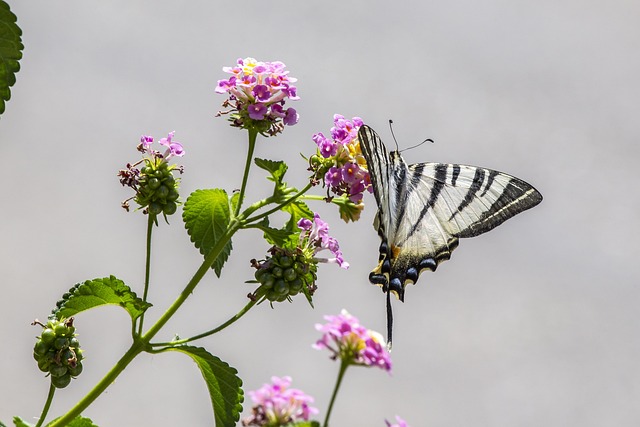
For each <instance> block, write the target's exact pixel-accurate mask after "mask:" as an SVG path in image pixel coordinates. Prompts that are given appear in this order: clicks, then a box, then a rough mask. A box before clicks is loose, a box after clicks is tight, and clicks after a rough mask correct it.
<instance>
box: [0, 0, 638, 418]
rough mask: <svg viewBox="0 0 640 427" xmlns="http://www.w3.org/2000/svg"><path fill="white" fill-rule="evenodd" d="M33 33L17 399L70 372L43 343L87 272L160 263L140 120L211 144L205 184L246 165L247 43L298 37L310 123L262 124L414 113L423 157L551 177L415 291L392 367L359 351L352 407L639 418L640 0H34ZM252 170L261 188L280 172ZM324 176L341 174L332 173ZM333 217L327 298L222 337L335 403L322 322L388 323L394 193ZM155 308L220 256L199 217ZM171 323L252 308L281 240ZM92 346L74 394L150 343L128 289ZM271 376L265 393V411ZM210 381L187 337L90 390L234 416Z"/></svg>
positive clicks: (18, 161) (160, 407) (294, 138)
mask: <svg viewBox="0 0 640 427" xmlns="http://www.w3.org/2000/svg"><path fill="white" fill-rule="evenodd" d="M11 6H12V10H13V11H14V12H15V13H16V14H17V16H18V19H19V21H18V23H19V25H20V26H21V28H22V29H23V31H24V44H25V52H24V59H23V60H22V62H21V64H22V69H21V71H20V72H19V73H18V75H17V79H18V81H17V84H16V85H15V86H14V88H13V90H12V99H11V101H10V102H9V103H8V105H7V111H6V112H5V114H4V115H3V116H2V117H1V119H0V140H1V141H2V158H3V165H4V166H3V176H4V177H5V178H4V184H3V186H2V187H3V194H4V196H3V202H2V204H3V209H2V214H1V221H0V236H1V240H0V271H1V272H2V288H3V289H2V295H3V296H2V299H1V300H0V313H2V325H3V326H2V327H1V329H0V330H1V331H2V334H3V337H4V345H3V346H2V348H3V351H2V352H1V356H0V362H1V363H0V384H1V386H0V420H2V421H4V422H9V421H10V419H11V417H12V416H13V415H20V416H22V417H24V418H25V419H26V420H28V421H34V419H35V417H37V416H38V415H39V413H40V411H41V408H42V404H43V402H44V399H45V397H46V393H47V387H48V380H47V379H45V378H43V375H42V374H41V373H40V372H39V371H38V370H37V368H36V366H35V363H34V361H33V360H32V358H31V351H32V346H33V343H34V339H33V337H34V336H35V335H36V333H37V328H34V327H32V326H29V323H30V322H31V321H32V320H33V319H34V318H36V317H37V318H40V319H43V318H45V317H46V316H47V314H48V313H49V312H50V310H51V308H52V307H53V305H54V303H55V301H56V300H57V299H58V298H59V297H60V296H61V295H62V293H64V292H65V291H66V290H67V289H68V288H69V287H71V286H72V285H73V284H75V283H77V282H79V281H83V280H85V279H90V278H94V277H103V276H107V275H109V274H115V275H116V276H117V277H119V278H121V279H123V280H125V281H126V282H127V283H128V284H129V285H130V286H132V287H133V288H134V289H137V290H140V289H141V283H142V280H143V273H144V265H143V261H144V260H143V255H144V239H145V236H144V233H145V224H146V219H145V218H144V217H143V216H142V215H140V214H136V213H129V214H127V213H126V212H124V211H123V210H122V209H121V208H120V201H121V200H123V199H125V198H126V197H128V196H129V193H128V192H127V191H126V190H125V189H123V188H121V187H120V185H119V183H118V180H117V177H116V172H117V170H118V169H119V168H121V167H123V165H124V164H126V163H127V162H128V161H134V160H135V159H136V158H137V155H138V154H137V152H136V151H135V145H136V144H137V142H138V138H139V136H140V135H141V134H143V133H146V134H152V135H154V136H156V138H159V137H162V136H164V135H166V133H167V132H169V131H171V130H175V131H176V139H177V140H178V141H181V142H182V143H183V144H184V146H185V149H186V150H187V155H186V156H185V157H184V158H183V159H182V163H183V164H184V165H185V169H186V173H185V174H184V175H183V180H182V191H183V194H184V196H186V195H187V194H188V193H190V192H191V191H193V190H195V189H197V188H213V187H222V188H225V189H226V190H227V191H232V190H233V189H235V188H238V187H239V186H240V178H241V172H242V164H243V163H244V158H245V153H246V151H245V150H246V134H245V133H243V132H240V131H238V130H236V129H232V128H230V127H229V126H228V125H227V123H226V121H225V120H224V119H220V118H214V114H215V113H216V111H217V110H218V109H219V105H220V103H221V102H222V101H223V98H224V97H223V96H221V95H217V94H215V93H214V88H215V85H216V81H217V80H218V79H221V78H224V77H225V74H224V73H223V72H222V71H221V68H222V67H223V66H227V65H232V64H233V63H234V62H235V60H236V59H237V58H238V57H246V56H252V57H255V58H257V59H259V60H266V61H272V60H281V61H283V62H285V63H286V64H287V66H288V69H289V70H290V71H291V75H292V76H294V77H297V78H298V79H299V82H298V93H299V95H300V97H301V98H302V99H301V100H300V101H297V102H295V103H290V105H291V106H294V107H296V108H297V109H298V111H299V113H300V123H299V124H298V125H297V126H294V127H292V128H288V129H287V130H286V132H285V133H284V134H283V135H281V136H278V137H277V138H271V139H269V140H266V139H261V140H259V144H258V146H257V151H256V155H257V156H259V157H268V158H272V159H283V160H285V161H287V162H288V164H289V166H290V169H289V172H288V182H289V183H291V184H293V185H298V186H303V185H304V182H305V179H306V177H307V173H306V171H305V168H306V165H305V163H304V161H302V160H301V159H300V156H299V153H305V154H307V155H309V154H310V153H312V152H313V150H314V149H315V145H314V144H313V142H312V141H311V136H312V134H313V133H315V132H318V131H323V132H325V134H328V131H329V128H330V127H331V126H332V115H333V114H334V113H340V114H344V115H345V116H347V117H352V116H355V115H358V116H361V117H362V118H364V120H365V121H366V122H367V123H368V124H370V125H371V126H372V127H374V128H376V129H377V130H378V132H379V133H380V134H381V136H382V137H383V138H384V139H386V140H387V143H388V144H389V143H391V141H392V140H391V137H390V134H389V132H388V128H387V120H388V119H390V118H391V119H394V121H395V133H396V136H397V138H398V143H399V144H400V146H401V147H409V146H411V145H414V144H415V143H417V142H420V141H422V140H424V139H425V138H428V137H429V138H433V139H434V140H435V141H436V143H435V144H425V145H423V146H421V147H419V148H416V149H413V150H409V151H407V152H405V153H404V156H405V158H406V160H407V161H408V162H410V163H414V162H419V161H439V162H457V163H467V164H473V165H481V166H485V167H489V168H494V169H498V170H502V171H505V172H508V173H511V174H513V175H516V176H518V177H520V178H522V179H524V180H526V181H528V182H530V183H531V184H533V185H534V186H535V187H536V188H538V190H540V192H541V193H542V194H543V195H544V197H545V199H544V201H543V203H542V204H541V205H540V206H538V207H536V208H535V209H533V210H531V211H528V212H526V213H524V214H522V215H520V216H518V217H517V218H515V219H513V220H511V221H509V222H507V223H506V224H504V225H502V226H501V227H499V228H498V229H496V230H494V231H492V232H491V233H488V234H487V235H483V236H481V237H479V238H476V239H470V240H464V241H462V242H461V244H460V247H459V248H458V249H457V250H456V252H455V253H454V255H453V258H452V260H451V261H448V262H446V263H444V264H442V265H441V266H440V268H439V269H438V272H437V273H428V272H427V273H425V274H423V275H422V277H421V279H420V281H419V283H418V285H417V286H411V287H409V289H408V290H407V294H406V302H405V303H404V304H401V303H399V302H397V301H395V302H394V309H395V316H396V324H395V340H394V351H393V353H392V357H393V363H394V369H393V372H392V374H391V375H388V374H386V373H384V372H382V371H380V370H373V369H363V368H352V369H350V370H349V371H348V372H347V376H346V378H345V383H344V385H343V387H342V389H341V391H340V395H339V400H338V402H337V404H336V407H335V409H334V414H333V417H332V420H333V423H332V425H333V426H353V425H362V426H383V425H384V419H385V418H387V419H389V420H392V419H393V417H394V415H395V414H399V415H401V416H402V417H403V418H405V419H406V420H407V421H408V423H409V424H410V425H411V426H413V427H422V426H425V427H431V426H447V427H449V426H452V427H453V426H459V427H462V426H470V425H474V426H543V425H544V426H580V427H587V426H603V425H615V426H637V425H639V424H640V405H639V404H638V402H639V401H640V381H639V380H640V370H639V368H638V360H639V358H640V327H639V326H638V309H637V307H638V305H639V303H640V289H638V284H639V279H640V271H639V268H638V255H639V254H640V251H639V249H640V243H639V237H640V220H639V219H638V213H637V212H638V209H639V208H640V198H639V197H638V190H637V187H638V181H637V169H636V168H637V164H638V157H639V154H640V149H639V148H638V143H639V142H640V141H639V136H640V124H639V120H638V110H639V108H638V102H639V101H638V100H639V99H640V80H639V76H640V55H639V49H640V27H639V25H638V22H639V18H640V5H639V4H638V3H637V2H632V1H623V0H616V1H610V2H598V1H584V0H583V1H575V0H574V1H571V0H567V1H555V2H546V1H544V2H540V1H533V0H523V1H498V0H491V1H486V2H475V1H470V0H461V1H448V2H417V1H415V2H388V1H385V2H382V1H352V2H344V1H324V2H296V1H280V2H257V1H248V2H224V3H223V2H204V1H197V2H196V1H194V2H189V3H186V2H169V1H138V2H130V1H109V2H86V1H66V2H51V1H28V2H24V1H20V2H19V1H12V2H11ZM263 175H264V174H263V173H262V172H260V171H258V170H253V171H252V174H251V179H252V183H253V184H252V185H251V187H250V191H249V195H248V197H249V200H256V199H257V198H261V197H263V196H265V195H266V194H267V193H268V192H269V191H270V186H269V185H268V184H267V182H266V180H264V178H263ZM316 193H320V189H316ZM365 202H366V203H367V208H366V209H365V212H364V214H363V217H362V219H361V221H359V222H357V223H355V224H349V225H345V224H343V223H341V221H340V220H339V218H338V213H337V210H336V209H335V208H333V207H332V206H328V205H325V204H323V203H316V204H313V205H312V207H313V208H314V209H315V210H317V211H318V212H320V214H321V215H322V217H323V218H324V219H325V220H327V221H329V222H330V224H331V232H332V234H333V235H334V236H336V237H337V238H338V240H339V241H340V244H341V247H342V249H343V252H344V256H345V258H346V259H347V260H348V261H349V262H350V263H351V268H350V269H349V270H348V271H344V270H341V269H339V268H337V267H336V266H333V265H329V266H326V265H324V266H321V268H320V278H319V282H318V285H319V289H318V291H317V293H316V296H315V306H316V308H315V310H314V309H311V308H310V307H309V306H308V304H307V303H306V301H305V300H304V298H301V297H298V298H296V299H295V300H294V302H293V304H288V303H285V304H278V305H277V306H276V307H275V309H273V310H272V309H271V308H269V306H268V305H267V304H263V305H261V306H259V307H257V308H255V309H253V310H252V311H251V312H249V314H247V316H246V317H245V318H243V319H242V320H241V321H240V322H238V323H237V324H236V325H234V326H233V327H231V328H229V329H227V330H225V331H224V332H222V333H220V334H218V335H215V336H213V337H209V338H207V339H205V340H203V341H202V342H201V343H199V344H200V345H203V346H205V347H206V348H207V349H209V350H210V351H211V352H212V353H213V354H216V355H218V356H219V357H221V358H222V359H223V360H225V361H227V362H229V363H230V364H231V365H232V366H234V367H236V368H237V369H238V371H239V373H240V375H241V377H242V379H243V380H244V384H245V390H253V389H256V388H257V387H259V386H260V385H261V384H263V383H264V382H267V381H269V378H270V377H271V376H272V375H278V376H282V375H290V376H292V377H293V386H294V387H297V388H300V389H302V390H304V391H305V392H307V393H308V394H311V395H312V396H314V397H315V399H316V402H315V406H317V407H318V408H319V409H320V410H321V413H322V415H324V411H325V410H326V406H327V403H328V400H329V396H330V393H331V389H332V387H333V383H334V381H335V374H336V373H337V370H338V364H337V363H335V362H332V361H330V360H329V359H328V357H327V354H326V353H323V352H319V351H316V350H313V349H312V348H311V344H312V343H313V342H314V341H315V340H316V339H317V338H318V334H317V332H316V331H315V329H314V324H315V323H317V322H320V321H322V316H323V315H325V314H336V313H338V312H339V311H340V310H341V309H342V308H346V309H348V310H349V311H350V312H351V313H352V314H354V315H356V316H358V317H359V318H360V319H361V321H362V323H363V324H364V325H366V326H368V327H369V328H372V329H376V330H379V331H381V332H383V331H384V330H385V322H386V320H385V310H384V303H385V301H384V296H383V294H382V293H381V292H380V290H379V289H378V288H377V287H375V286H372V285H370V284H369V283H368V280H367V275H368V273H369V271H370V270H371V268H373V267H374V266H375V264H376V261H377V257H378V255H377V246H378V237H377V235H376V232H375V231H374V230H373V228H372V227H371V222H372V218H373V214H374V211H375V209H374V200H373V197H371V196H370V195H368V196H367V199H365ZM154 237H155V239H154V255H155V258H154V260H153V269H152V279H153V282H154V283H153V288H152V290H151V294H150V298H151V301H152V302H153V303H154V307H153V308H152V309H151V311H150V312H149V315H148V321H147V324H151V321H152V320H154V319H156V318H157V317H158V316H159V315H160V314H161V313H162V312H164V309H166V307H167V306H168V305H169V304H170V303H171V302H172V301H173V300H174V298H175V297H176V295H177V293H178V292H179V291H180V290H181V289H182V288H183V287H184V285H185V284H186V282H187V280H188V279H189V278H190V277H191V275H192V274H193V272H194V271H195V269H196V268H197V266H199V264H200V262H201V257H200V256H199V254H198V252H197V251H196V250H194V249H193V247H192V245H191V243H190V242H189V238H188V237H187V235H186V233H185V232H184V229H183V225H182V222H181V220H180V217H179V216H178V215H177V216H175V217H174V218H172V220H171V227H169V226H167V225H166V224H161V226H160V227H159V228H158V229H157V231H156V233H155V236H154ZM233 243H234V251H233V253H232V255H231V258H230V260H229V262H228V263H227V265H226V268H225V270H224V271H223V274H222V278H221V279H220V280H218V279H216V278H215V276H214V275H213V274H212V273H211V274H209V275H208V276H207V277H206V278H205V279H204V281H203V283H202V284H201V285H200V286H199V287H198V288H197V290H196V292H195V294H194V295H193V298H191V299H190V300H189V301H188V302H187V304H185V306H184V307H183V309H182V310H181V311H180V312H179V313H178V315H177V316H176V317H175V318H174V319H172V320H171V322H170V323H169V324H168V325H167V327H166V329H165V330H164V331H163V332H162V333H161V334H160V335H159V336H158V339H159V340H167V339H170V338H171V337H172V334H174V333H179V334H180V335H181V336H190V335H193V334H195V333H198V332H201V331H203V330H207V329H210V328H212V327H214V326H216V325H218V324H220V323H221V322H223V321H224V320H226V319H227V318H229V317H230V316H231V315H233V314H234V313H235V312H236V311H237V310H239V309H240V308H241V307H242V306H243V305H244V304H245V302H246V294H247V293H248V292H249V291H250V290H251V289H252V288H251V286H250V285H247V284H244V280H246V279H249V278H251V270H250V269H249V260H250V259H251V258H254V257H255V258H260V257H262V256H263V255H264V252H265V250H266V249H267V245H266V244H265V243H264V242H263V241H262V240H261V236H260V234H259V233H257V232H251V231H249V232H246V233H242V234H240V235H238V236H237V237H236V238H235V240H234V242H233ZM76 325H77V328H78V332H79V333H80V339H81V343H82V345H83V347H84V348H85V354H86V357H87V359H86V363H85V371H84V373H83V374H82V376H81V377H79V378H78V379H77V380H75V381H74V382H73V383H72V385H71V386H70V387H69V388H67V389H65V390H63V391H61V392H59V393H58V394H57V396H56V399H55V401H54V404H53V406H52V409H51V412H50V414H51V416H57V415H60V414H62V413H64V412H66V411H67V410H68V409H69V408H70V407H71V406H72V405H73V404H74V403H75V402H76V401H77V400H78V399H79V398H80V397H81V396H83V395H84V394H85V393H86V392H87V391H88V390H89V389H90V388H91V387H92V386H93V385H94V384H95V382H96V381H97V380H98V379H99V378H101V377H102V376H103V375H104V374H105V373H106V371H107V370H108V369H109V368H110V367H111V366H112V364H113V363H114V362H115V361H116V360H117V359H118V358H119V356H120V355H121V354H122V352H123V351H124V350H125V349H126V348H127V347H128V345H129V342H130V338H129V317H128V315H127V314H126V313H125V312H124V311H123V310H120V309H118V308H112V307H108V308H102V309H99V310H93V311H90V312H87V313H83V314H81V315H79V316H77V319H76ZM250 406H251V402H250V400H249V398H248V397H247V400H246V403H245V412H244V413H243V417H244V416H246V415H247V414H248V409H249V408H250ZM211 412H212V411H211V408H210V404H209V399H208V396H207V394H206V388H205V385H204V383H203V381H202V379H201V376H200V373H199V371H198V370H197V369H196V366H195V365H194V364H193V362H192V361H191V360H190V359H189V358H187V357H184V356H182V355H179V354H168V355H156V356H151V355H143V356H141V357H139V358H138V359H136V360H135V361H134V363H133V364H132V365H131V366H130V368H129V369H127V370H126V371H125V373H124V374H123V375H122V376H120V377H119V378H118V380H117V381H116V382H115V383H114V384H113V385H112V386H111V387H110V388H109V389H108V391H107V392H106V393H105V394H104V395H102V396H101V397H100V398H99V399H98V400H97V401H96V402H95V404H93V405H92V406H91V407H90V409H89V410H87V411H86V413H85V415H86V416H88V417H91V418H92V419H93V420H94V421H95V422H96V423H97V424H98V425H100V426H117V425H121V426H134V425H157V426H173V425H193V426H206V425H213V421H212V413H211Z"/></svg>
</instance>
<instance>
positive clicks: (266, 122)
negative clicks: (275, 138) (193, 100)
mask: <svg viewBox="0 0 640 427" xmlns="http://www.w3.org/2000/svg"><path fill="white" fill-rule="evenodd" d="M222 70H223V71H224V72H225V73H229V74H231V77H229V78H228V79H224V80H218V86H217V87H216V92H217V93H228V94H229V98H228V99H227V100H226V101H225V103H224V104H223V106H224V107H230V109H229V110H227V111H225V112H223V113H227V114H231V116H230V117H231V118H230V120H231V122H232V124H233V126H236V127H240V128H251V127H253V128H256V129H257V130H258V131H260V132H268V133H269V134H272V135H275V134H276V133H278V132H281V131H282V128H283V125H287V126H293V125H295V124H296V123H298V113H297V112H296V110H295V109H294V108H286V109H285V108H284V105H285V101H286V100H287V99H289V100H291V101H295V100H298V99H300V98H299V97H298V94H297V89H296V87H295V86H294V85H293V83H295V82H296V81H297V79H295V78H294V77H290V76H289V71H287V70H286V67H285V65H284V63H282V62H280V61H275V62H261V61H258V60H256V59H254V58H244V59H242V58H240V59H238V60H237V63H236V65H235V66H233V67H223V68H222Z"/></svg>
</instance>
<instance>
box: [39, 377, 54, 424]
mask: <svg viewBox="0 0 640 427" xmlns="http://www.w3.org/2000/svg"><path fill="white" fill-rule="evenodd" d="M55 392H56V387H55V386H54V385H53V382H51V383H50V384H49V394H47V401H46V402H45V403H44V408H42V414H40V419H38V424H36V427H40V426H41V425H42V423H43V422H44V419H45V418H47V412H49V407H51V402H53V395H54V394H55Z"/></svg>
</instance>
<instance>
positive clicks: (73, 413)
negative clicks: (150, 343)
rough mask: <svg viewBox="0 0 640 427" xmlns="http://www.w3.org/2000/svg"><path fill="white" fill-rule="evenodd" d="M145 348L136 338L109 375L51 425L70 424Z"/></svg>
mask: <svg viewBox="0 0 640 427" xmlns="http://www.w3.org/2000/svg"><path fill="white" fill-rule="evenodd" d="M143 350H144V344H143V343H142V342H141V341H139V340H136V341H134V342H133V344H132V345H131V347H130V348H129V350H127V352H126V353H125V354H124V355H123V356H122V357H121V358H120V360H118V361H117V362H116V364H115V365H114V366H113V368H111V370H110V371H109V372H107V375H105V376H104V378H102V379H101V380H100V382H98V384H96V386H95V387H94V388H93V389H91V391H89V393H87V395H86V396H85V397H83V398H82V399H81V400H80V401H79V402H78V403H76V405H75V406H74V407H73V408H71V409H70V410H69V412H67V413H66V414H64V415H63V416H62V417H60V418H58V419H57V420H55V421H54V422H53V423H51V424H49V427H62V426H65V425H67V424H69V423H70V422H71V421H73V420H74V419H75V418H76V417H78V416H79V415H80V414H81V413H82V411H84V410H85V409H86V408H87V407H88V406H89V405H90V404H91V403H93V401H94V400H96V399H97V398H98V396H100V395H101V394H102V393H103V392H104V391H105V390H106V389H107V387H109V386H110V385H111V383H113V382H114V381H115V379H116V378H117V377H118V375H120V373H121V372H122V371H123V370H124V368H126V367H127V365H129V363H131V361H132V360H133V359H134V358H135V357H136V356H137V355H138V354H140V353H141V352H142V351H143Z"/></svg>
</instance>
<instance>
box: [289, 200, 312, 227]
mask: <svg viewBox="0 0 640 427" xmlns="http://www.w3.org/2000/svg"><path fill="white" fill-rule="evenodd" d="M282 210H283V211H285V212H287V213H288V214H290V215H291V219H290V220H289V224H288V227H289V228H290V229H294V228H292V227H296V228H297V223H298V221H299V220H300V218H308V219H312V218H313V211H312V210H311V209H309V206H307V204H306V203H305V202H303V201H301V200H294V201H293V202H291V203H288V204H287V205H286V206H284V207H283V208H282Z"/></svg>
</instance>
